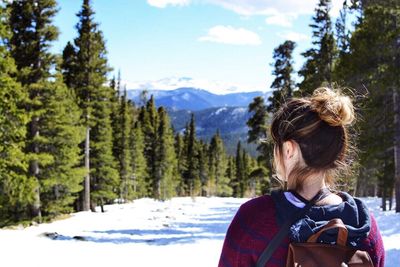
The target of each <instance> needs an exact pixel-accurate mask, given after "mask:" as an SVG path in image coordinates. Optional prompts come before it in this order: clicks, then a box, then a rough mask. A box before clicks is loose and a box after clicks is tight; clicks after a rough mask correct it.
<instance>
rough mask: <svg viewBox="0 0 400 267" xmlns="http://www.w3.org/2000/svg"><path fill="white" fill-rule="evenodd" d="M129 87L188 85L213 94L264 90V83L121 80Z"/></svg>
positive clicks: (140, 88) (189, 79)
mask: <svg viewBox="0 0 400 267" xmlns="http://www.w3.org/2000/svg"><path fill="white" fill-rule="evenodd" d="M123 84H126V85H127V88H128V90H129V89H139V90H174V89H177V88H183V87H190V88H198V89H204V90H207V91H209V92H212V93H214V94H219V95H224V94H229V93H238V92H254V91H264V88H265V86H264V85H256V86H254V85H244V84H239V83H234V82H222V81H216V80H207V79H199V78H190V77H176V76H172V77H168V78H164V79H160V80H154V81H135V82H130V81H123Z"/></svg>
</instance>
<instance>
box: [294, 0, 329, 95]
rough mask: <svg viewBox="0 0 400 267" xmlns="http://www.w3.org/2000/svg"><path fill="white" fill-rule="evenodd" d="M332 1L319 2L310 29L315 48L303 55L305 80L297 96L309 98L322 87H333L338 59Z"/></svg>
mask: <svg viewBox="0 0 400 267" xmlns="http://www.w3.org/2000/svg"><path fill="white" fill-rule="evenodd" d="M330 9H331V0H319V3H318V5H317V7H316V9H315V16H314V17H313V23H312V24H310V27H311V28H312V29H313V32H312V34H313V39H314V40H313V41H312V44H313V45H314V47H313V48H311V49H309V50H307V51H306V52H304V53H302V55H303V56H304V57H305V58H306V60H307V61H306V63H305V64H304V65H303V67H302V69H301V70H300V71H299V75H300V76H302V77H303V78H304V79H303V81H302V82H301V83H300V84H299V90H298V91H296V95H295V96H300V95H301V96H308V95H311V94H312V92H313V91H314V90H315V89H316V88H317V87H319V86H321V85H328V86H331V84H332V72H333V67H334V61H335V58H336V45H335V38H334V35H333V30H332V22H331V18H330V15H329V11H330Z"/></svg>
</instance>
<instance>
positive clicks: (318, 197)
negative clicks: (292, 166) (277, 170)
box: [256, 188, 331, 267]
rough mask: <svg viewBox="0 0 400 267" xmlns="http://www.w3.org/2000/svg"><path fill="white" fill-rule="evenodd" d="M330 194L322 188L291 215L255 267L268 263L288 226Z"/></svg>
mask: <svg viewBox="0 0 400 267" xmlns="http://www.w3.org/2000/svg"><path fill="white" fill-rule="evenodd" d="M330 193H331V192H330V191H329V189H328V188H322V189H321V190H319V191H318V193H317V194H316V195H315V196H314V197H313V198H312V199H311V200H310V201H308V203H307V204H306V206H305V207H304V208H302V209H301V210H299V211H298V212H296V213H295V214H293V216H292V217H290V218H289V220H287V221H286V222H285V223H284V224H283V226H282V227H281V229H280V230H279V232H278V233H277V234H276V235H275V236H274V238H273V239H272V240H271V242H269V244H268V246H267V247H266V248H265V249H264V251H263V252H262V254H261V255H260V257H259V258H258V260H257V264H256V266H257V267H264V266H265V264H266V263H267V262H268V260H269V259H270V258H271V257H272V254H273V253H274V252H275V250H276V249H277V248H278V246H279V245H280V243H282V240H283V239H284V238H285V236H286V235H287V234H288V232H289V229H290V226H291V225H292V224H293V223H295V222H296V221H298V220H299V219H300V218H302V217H303V216H304V215H305V214H306V213H307V212H308V211H309V210H310V208H311V207H312V206H313V205H314V204H315V203H317V202H318V201H320V200H321V199H323V198H325V197H327V196H328V195H329V194H330Z"/></svg>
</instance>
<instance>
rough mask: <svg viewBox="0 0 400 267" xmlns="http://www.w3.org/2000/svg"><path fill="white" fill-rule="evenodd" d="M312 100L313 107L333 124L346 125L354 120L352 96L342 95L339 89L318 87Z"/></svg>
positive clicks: (326, 120)
mask: <svg viewBox="0 0 400 267" xmlns="http://www.w3.org/2000/svg"><path fill="white" fill-rule="evenodd" d="M310 101H311V109H312V110H314V111H315V112H317V113H318V115H319V117H320V118H321V120H324V121H325V122H327V123H328V124H329V125H331V126H344V125H347V124H351V123H352V122H353V120H354V107H353V104H352V102H351V99H350V97H349V96H345V95H342V94H341V92H340V91H339V90H338V89H337V90H333V89H330V88H327V87H320V88H317V89H315V90H314V92H313V95H312V96H311V97H310Z"/></svg>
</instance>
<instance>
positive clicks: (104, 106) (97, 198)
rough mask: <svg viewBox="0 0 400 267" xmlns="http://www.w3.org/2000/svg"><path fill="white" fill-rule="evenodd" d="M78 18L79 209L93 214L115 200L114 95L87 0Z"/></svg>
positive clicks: (102, 44) (99, 36) (103, 47)
mask: <svg viewBox="0 0 400 267" xmlns="http://www.w3.org/2000/svg"><path fill="white" fill-rule="evenodd" d="M77 16H78V18H79V22H78V24H77V25H76V29H77V30H78V37H77V38H75V40H74V45H75V50H76V64H75V71H76V72H74V77H75V88H74V89H75V91H76V95H77V97H78V99H79V103H80V107H81V109H82V110H83V114H82V119H83V120H84V125H85V127H86V139H85V146H84V151H85V168H86V171H87V174H86V176H85V181H84V191H83V194H82V198H81V200H82V204H81V207H80V208H81V209H83V210H88V209H89V208H91V209H92V210H93V209H94V205H96V204H100V205H103V204H104V203H106V202H108V201H111V199H112V198H114V197H115V196H116V192H115V189H116V186H117V184H118V172H117V169H116V168H117V165H116V161H115V159H114V157H113V154H112V143H113V140H112V131H111V120H110V115H111V109H112V105H111V100H110V99H111V98H112V95H113V91H112V89H110V88H109V87H107V86H105V83H106V81H107V73H108V72H109V71H110V70H111V69H110V68H109V67H108V65H107V57H106V54H107V51H106V48H105V43H104V38H103V33H102V32H101V31H100V30H99V29H98V24H97V23H95V22H94V11H93V10H92V7H91V3H90V0H84V1H83V5H82V9H81V11H80V12H79V13H78V14H77ZM89 148H90V155H89ZM89 159H90V161H89ZM89 164H90V169H89ZM90 175H92V176H93V177H92V178H91V177H90ZM91 183H92V184H91ZM91 190H93V192H91ZM91 197H93V200H90V198H91Z"/></svg>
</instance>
